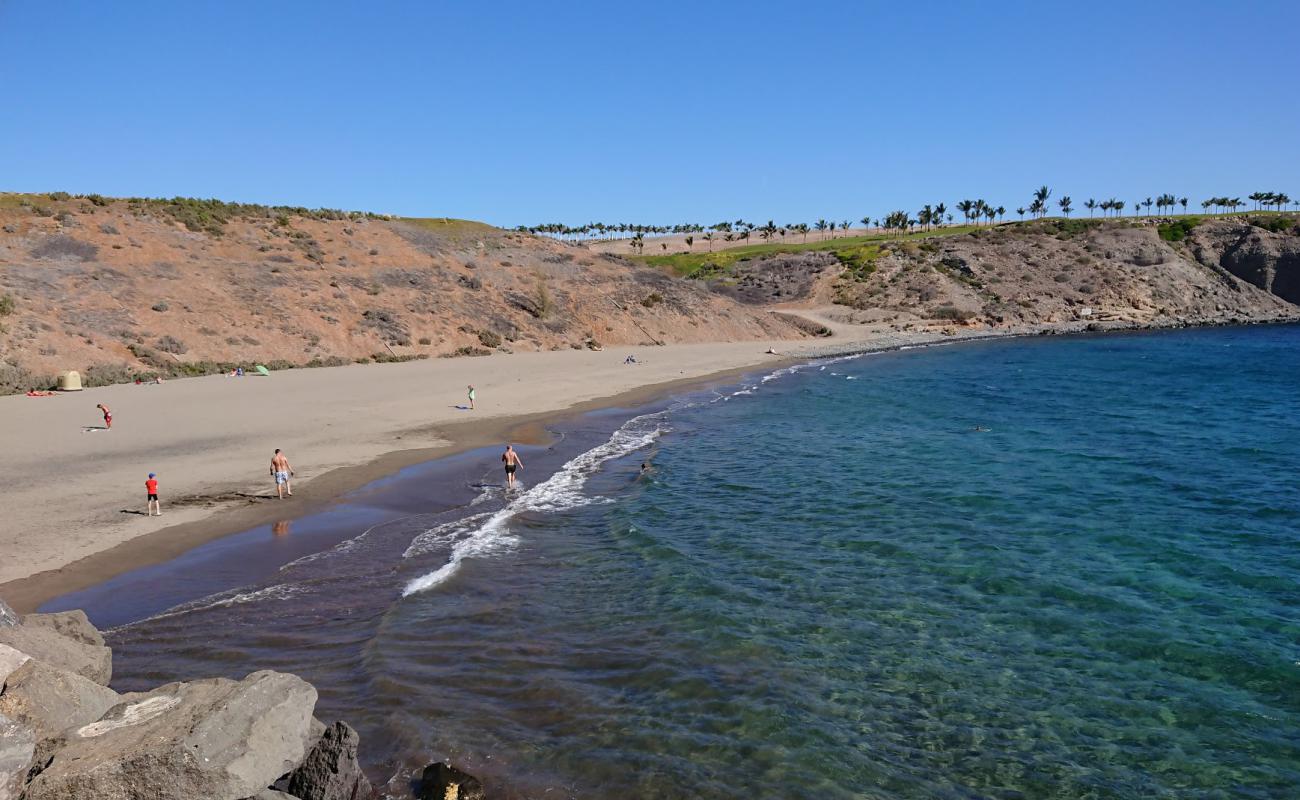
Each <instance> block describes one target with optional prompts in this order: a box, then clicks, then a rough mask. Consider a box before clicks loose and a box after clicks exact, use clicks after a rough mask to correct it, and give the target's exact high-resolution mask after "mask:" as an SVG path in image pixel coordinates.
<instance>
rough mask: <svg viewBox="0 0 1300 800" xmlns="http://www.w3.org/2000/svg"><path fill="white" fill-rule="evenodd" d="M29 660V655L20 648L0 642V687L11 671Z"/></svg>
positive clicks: (1, 687)
mask: <svg viewBox="0 0 1300 800" xmlns="http://www.w3.org/2000/svg"><path fill="white" fill-rule="evenodd" d="M30 660H31V656H29V655H27V654H26V653H24V652H23V651H21V650H15V649H14V648H12V647H10V646H9V645H7V644H0V689H3V688H4V685H5V681H6V680H7V679H8V678H9V676H10V675H12V674H13V671H14V670H16V669H18V668H19V667H21V666H22V665H23V664H26V663H27V662H28V661H30Z"/></svg>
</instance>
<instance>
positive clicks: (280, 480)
mask: <svg viewBox="0 0 1300 800" xmlns="http://www.w3.org/2000/svg"><path fill="white" fill-rule="evenodd" d="M271 477H272V478H274V479H275V499H277V500H283V499H284V497H285V490H286V489H287V490H288V492H289V497H293V484H292V483H290V482H289V479H290V478H292V477H293V467H291V466H289V459H288V458H286V457H285V455H284V453H281V452H280V448H278V447H277V448H275V455H274V456H272V457H271Z"/></svg>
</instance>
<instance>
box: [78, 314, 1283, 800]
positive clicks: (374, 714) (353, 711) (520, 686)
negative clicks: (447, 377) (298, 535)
mask: <svg viewBox="0 0 1300 800" xmlns="http://www.w3.org/2000/svg"><path fill="white" fill-rule="evenodd" d="M524 456H525V461H526V463H527V464H528V468H527V469H525V470H524V472H523V477H524V479H525V481H526V485H525V486H524V487H523V488H522V489H520V490H519V491H518V492H516V493H514V494H503V493H502V492H501V490H500V489H499V488H497V484H498V483H499V477H498V474H497V473H498V468H497V466H496V465H495V457H496V452H495V451H491V452H486V453H483V454H479V455H478V456H474V457H467V458H466V459H464V460H462V461H461V462H457V463H456V464H454V465H453V466H454V469H453V468H451V467H447V466H446V465H444V466H443V467H442V468H441V469H442V472H436V473H429V472H419V473H411V474H408V475H407V476H405V477H403V478H401V479H400V480H405V481H406V482H405V483H400V480H399V484H400V487H401V493H402V496H403V497H404V498H406V499H405V500H404V501H403V503H404V505H401V507H400V509H395V507H394V506H393V505H392V504H391V503H387V501H385V503H387V504H385V503H380V502H378V501H376V503H375V505H376V507H378V506H383V507H384V511H383V513H382V514H379V515H378V516H372V517H366V515H365V514H357V513H356V510H355V507H354V508H353V509H352V511H351V512H350V513H351V514H352V515H353V516H352V517H349V519H352V520H353V521H352V522H349V523H348V524H351V525H353V526H354V527H355V530H353V531H351V533H350V534H349V535H347V536H344V537H342V538H341V539H340V541H339V543H338V544H337V545H336V546H334V547H332V549H328V550H326V551H324V552H322V553H321V554H319V555H316V556H307V557H304V558H299V559H297V560H296V561H293V562H292V563H289V564H287V565H280V564H275V565H272V567H269V568H268V570H267V572H266V574H265V575H261V576H259V577H258V578H257V579H256V580H255V581H251V582H249V583H247V584H246V585H241V586H238V587H237V588H233V589H230V590H228V591H222V592H218V593H213V594H210V595H209V596H207V597H204V598H200V599H197V600H193V601H192V602H188V603H186V604H184V605H180V606H177V607H174V608H171V609H169V610H162V609H152V610H150V614H149V615H148V616H147V617H146V618H144V619H135V620H119V621H123V623H124V624H122V625H121V626H120V627H117V628H115V629H114V631H113V633H112V639H113V644H114V645H115V646H116V648H117V649H118V652H119V654H120V655H119V661H118V673H119V684H120V688H137V687H143V686H146V685H150V684H152V683H156V682H157V681H159V680H162V679H175V678H178V677H192V676H194V675H198V674H209V673H211V672H213V671H214V670H216V671H224V672H227V673H229V674H236V675H238V674H243V673H244V672H247V671H249V670H251V669H256V668H260V667H264V666H270V667H280V668H286V669H294V670H296V671H299V672H301V673H302V674H304V675H305V676H306V677H307V678H309V679H311V680H313V681H314V682H316V683H317V684H318V685H319V686H320V687H321V688H322V702H321V711H320V712H318V713H319V715H320V716H322V718H337V717H341V718H345V719H348V720H349V721H351V722H352V723H353V724H354V725H355V726H356V727H357V728H358V729H359V730H360V731H361V733H362V737H363V742H364V745H363V746H364V747H365V748H366V750H367V753H368V758H369V759H370V767H371V770H372V772H373V773H374V775H375V777H377V778H378V779H379V780H380V781H381V782H382V780H383V779H385V778H387V777H388V775H389V774H392V773H401V772H402V771H403V770H406V769H412V768H416V767H418V766H420V765H422V763H424V762H427V761H428V760H431V759H432V757H438V758H451V759H453V760H454V761H455V762H456V763H458V764H461V765H463V766H464V767H465V768H466V769H468V770H469V771H471V772H475V773H477V774H480V775H482V776H483V777H484V778H485V779H486V782H487V783H488V784H489V787H490V788H491V789H493V790H495V791H496V792H498V793H499V795H500V796H504V797H548V798H549V797H582V798H641V797H644V798H688V797H690V798H696V797H698V798H719V799H721V798H736V799H737V800H738V799H740V798H808V799H810V800H811V798H817V799H818V800H825V799H828V798H830V799H833V798H844V799H845V800H847V799H848V798H917V799H920V798H926V799H929V798H1030V799H1034V798H1070V799H1071V800H1074V799H1076V798H1171V799H1173V798H1178V800H1183V799H1185V798H1270V799H1272V798H1278V799H1282V798H1291V797H1297V796H1300V327H1296V326H1287V327H1259V328H1223V329H1204V330H1190V331H1177V332H1168V333H1153V334H1134V335H1108V336H1095V337H1077V338H1057V337H1051V338H1035V339H1020V340H1009V341H1000V342H992V343H985V344H963V345H954V346H948V347H935V348H927V349H924V350H914V351H907V352H895V353H886V354H876V355H867V356H861V357H856V358H850V359H841V360H835V361H829V362H818V363H813V364H809V365H804V366H801V367H798V368H795V369H790V370H783V371H781V372H779V373H776V374H772V375H755V376H754V377H753V378H752V379H749V380H746V381H744V382H743V383H741V384H739V385H733V386H727V387H719V388H717V389H716V390H708V391H701V392H697V393H695V394H692V395H689V396H686V397H681V398H677V399H676V400H675V401H674V402H672V403H671V404H668V405H666V406H661V407H656V408H652V409H642V410H632V411H627V412H622V415H621V416H619V415H618V414H615V413H613V412H611V413H610V414H607V415H603V416H602V415H596V417H593V418H591V419H589V420H587V421H585V422H583V423H582V424H581V425H578V426H576V427H575V428H574V429H573V430H570V431H568V432H566V434H565V435H564V436H563V437H562V438H561V441H560V442H558V443H557V444H556V445H555V446H554V447H552V448H549V449H541V448H534V449H532V450H525V451H524ZM643 462H646V463H648V464H649V465H650V470H649V472H648V473H646V474H644V475H642V474H640V465H641V464H642V463H643ZM438 482H443V483H446V482H452V483H455V484H456V486H457V487H459V488H458V489H457V492H454V493H452V494H451V495H448V494H447V492H445V491H443V492H441V493H440V494H439V495H438V496H439V497H440V498H441V499H440V500H439V502H438V504H436V507H434V504H432V503H430V504H429V505H428V507H423V506H421V505H420V502H419V501H418V500H413V499H412V498H413V497H419V496H420V492H421V491H424V489H422V488H421V487H425V489H427V490H428V491H429V492H430V493H432V492H434V491H435V489H436V487H435V486H434V484H435V483H438ZM362 505H364V504H362ZM353 518H355V519H353ZM268 541H269V539H268ZM129 580H132V579H128V582H129ZM134 580H136V581H137V582H139V581H144V582H145V583H146V584H147V585H152V586H154V587H155V589H156V591H162V589H161V588H158V587H162V586H164V585H165V584H167V579H166V576H165V575H161V574H159V573H154V574H152V576H143V577H141V576H137V577H136V578H134ZM118 588H119V589H120V588H121V585H119V586H118ZM118 596H119V597H120V596H121V593H119V594H118ZM78 600H80V601H83V602H85V601H87V598H86V597H84V596H83V597H81V598H78ZM99 602H100V604H101V606H102V608H101V613H104V614H109V611H108V610H106V609H108V608H109V607H110V606H111V605H112V602H113V601H112V600H111V598H109V597H108V596H105V597H102V598H101V599H100V601H99ZM154 611H162V613H153V612H154ZM110 616H111V614H110ZM128 616H130V615H128ZM135 616H145V615H144V614H143V613H140V614H136V615H135Z"/></svg>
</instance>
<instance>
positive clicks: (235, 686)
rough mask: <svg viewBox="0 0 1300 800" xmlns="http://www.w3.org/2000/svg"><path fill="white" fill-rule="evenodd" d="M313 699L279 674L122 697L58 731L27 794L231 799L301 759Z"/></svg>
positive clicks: (67, 799)
mask: <svg viewBox="0 0 1300 800" xmlns="http://www.w3.org/2000/svg"><path fill="white" fill-rule="evenodd" d="M315 705H316V690H315V689H314V688H312V686H311V685H310V684H308V683H307V682H306V681H304V680H302V679H301V678H298V677H295V676H293V675H286V674H283V673H277V672H255V673H253V674H252V675H249V676H248V677H247V678H245V679H244V680H242V681H238V682H236V681H232V680H228V679H225V678H214V679H209V680H201V681H194V682H191V683H173V684H168V685H166V686H163V687H161V688H159V689H155V690H154V691H152V692H147V693H143V694H135V695H128V696H126V697H124V698H123V702H121V703H119V704H117V705H116V706H114V707H113V708H111V709H110V710H109V711H108V712H107V713H106V714H104V715H103V716H102V717H101V718H100V719H99V720H98V721H96V722H92V723H89V724H87V725H83V726H82V727H80V728H75V729H72V730H69V731H66V732H65V733H64V734H63V737H64V739H65V741H64V743H63V746H62V747H61V748H60V749H59V750H58V752H57V753H55V755H54V758H53V759H52V760H51V762H50V763H49V764H48V765H47V766H45V767H44V769H42V770H41V771H40V772H39V773H38V774H37V775H36V776H35V777H34V778H33V779H32V780H31V782H30V783H29V784H28V786H27V789H26V794H25V797H26V799H27V800H73V798H80V797H95V798H119V797H120V798H136V797H149V798H156V800H191V799H192V798H197V797H203V798H210V800H239V799H240V798H245V797H248V796H250V795H252V794H254V793H256V792H258V791H260V790H262V789H264V788H266V787H268V786H270V785H271V784H272V783H273V782H275V780H276V779H277V778H278V777H279V776H281V775H283V774H285V773H286V772H288V771H289V770H291V769H293V768H294V766H295V765H297V764H298V763H299V762H300V761H301V760H302V758H303V755H304V754H305V753H306V750H307V744H308V742H307V737H308V731H309V728H310V724H311V712H312V709H313V708H314V707H315Z"/></svg>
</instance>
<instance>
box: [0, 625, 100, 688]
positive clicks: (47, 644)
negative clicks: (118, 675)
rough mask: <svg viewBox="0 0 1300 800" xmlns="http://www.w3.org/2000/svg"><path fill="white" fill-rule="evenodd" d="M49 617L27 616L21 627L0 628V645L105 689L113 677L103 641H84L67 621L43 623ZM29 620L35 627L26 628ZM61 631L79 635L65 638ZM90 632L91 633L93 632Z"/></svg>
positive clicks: (84, 634)
mask: <svg viewBox="0 0 1300 800" xmlns="http://www.w3.org/2000/svg"><path fill="white" fill-rule="evenodd" d="M78 613H80V612H78ZM49 616H51V615H47V614H29V615H28V616H27V617H24V618H23V622H22V624H20V625H14V626H9V627H0V644H5V645H9V646H10V647H12V648H14V649H15V650H21V651H22V652H24V653H26V654H27V655H29V656H31V657H32V658H34V659H37V660H38V661H44V662H45V663H46V664H49V665H51V666H55V667H58V668H59V669H66V670H68V671H69V672H75V673H77V674H78V675H80V676H81V677H83V678H86V679H88V680H92V681H94V682H95V683H98V684H99V685H101V686H107V685H108V682H109V680H110V679H112V677H113V651H112V650H109V649H108V648H107V647H104V645H103V641H104V640H103V639H100V640H99V644H92V643H91V642H90V641H88V640H87V639H88V638H89V636H88V634H86V633H85V632H84V631H82V630H80V629H79V628H78V626H76V625H75V624H73V623H71V622H69V621H68V620H61V621H59V622H57V623H56V622H53V621H50V620H48V619H43V618H45V617H49ZM30 617H36V618H37V621H36V624H28V622H27V620H28V619H29V618H30ZM82 618H83V619H84V615H83V617H82ZM86 624H87V625H89V623H86ZM60 628H63V629H65V630H69V631H73V630H76V631H77V632H78V634H77V635H71V636H69V635H65V634H64V633H62V632H61V631H60ZM90 630H92V631H93V630H94V628H91V629H90ZM95 636H96V637H98V636H99V632H98V631H95Z"/></svg>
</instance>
